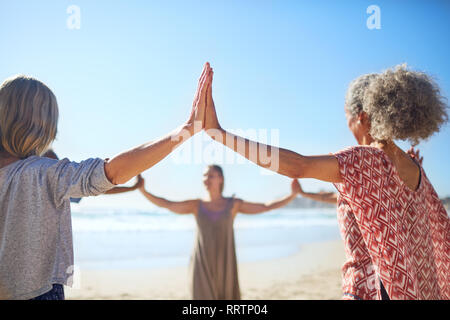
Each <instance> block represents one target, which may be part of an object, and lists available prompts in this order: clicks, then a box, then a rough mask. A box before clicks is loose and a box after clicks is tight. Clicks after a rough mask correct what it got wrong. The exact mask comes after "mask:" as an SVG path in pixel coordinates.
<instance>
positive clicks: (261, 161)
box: [205, 70, 341, 183]
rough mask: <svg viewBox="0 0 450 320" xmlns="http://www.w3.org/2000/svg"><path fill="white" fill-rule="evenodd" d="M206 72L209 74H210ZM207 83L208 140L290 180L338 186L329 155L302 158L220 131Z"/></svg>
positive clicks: (335, 165)
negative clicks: (309, 179) (321, 182)
mask: <svg viewBox="0 0 450 320" xmlns="http://www.w3.org/2000/svg"><path fill="white" fill-rule="evenodd" d="M210 72H211V74H212V73H213V72H212V70H211V71H210ZM209 81H210V84H209V85H208V92H207V107H206V116H205V131H206V132H207V134H208V135H209V136H210V137H211V138H212V139H214V140H215V141H217V142H220V143H222V144H223V145H225V146H226V147H228V148H230V149H232V150H233V151H235V152H237V153H239V154H240V155H242V156H244V157H245V158H247V159H248V160H250V161H252V162H254V163H256V164H257V165H258V166H261V167H263V168H266V169H269V170H272V171H275V172H277V173H279V174H282V175H285V176H288V177H290V178H315V179H319V180H322V181H327V182H334V183H337V182H341V175H340V172H339V165H338V161H337V159H336V158H335V157H334V156H332V155H319V156H303V155H301V154H298V153H296V152H293V151H290V150H287V149H283V148H278V147H273V146H268V145H266V144H263V143H259V142H254V141H251V140H249V139H246V138H243V137H240V136H237V135H235V134H232V133H230V132H227V131H226V130H225V129H223V128H222V127H221V126H220V124H219V121H218V119H217V114H216V109H215V105H214V101H213V98H212V76H211V77H210V79H209Z"/></svg>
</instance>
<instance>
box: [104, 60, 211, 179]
mask: <svg viewBox="0 0 450 320" xmlns="http://www.w3.org/2000/svg"><path fill="white" fill-rule="evenodd" d="M209 69H210V67H209V63H206V64H205V66H204V68H203V73H202V75H201V76H200V79H199V85H198V89H197V94H196V96H195V98H194V103H193V107H192V112H191V115H190V117H189V119H188V121H187V122H186V123H185V124H183V125H182V126H180V127H178V128H177V129H175V130H173V131H172V132H171V133H169V134H168V135H166V136H164V137H162V138H160V139H158V140H156V141H151V142H147V143H145V144H142V145H140V146H137V147H135V148H133V149H130V150H128V151H125V152H122V153H120V154H118V155H116V156H114V157H113V158H112V159H111V160H109V161H107V162H106V163H105V174H106V176H107V178H108V179H109V180H110V181H111V182H112V183H114V184H122V183H125V182H127V181H128V180H130V179H131V178H132V177H134V176H136V175H138V174H139V173H141V172H143V171H145V170H147V169H149V168H151V167H153V166H154V165H155V164H157V163H158V162H159V161H161V160H162V159H164V158H165V157H166V156H167V155H168V154H169V153H171V152H172V151H174V150H175V149H176V148H177V147H178V146H180V145H181V144H182V143H183V142H185V141H186V140H188V139H189V138H190V137H191V136H192V135H194V134H195V133H197V132H199V131H201V129H202V128H203V121H204V114H205V107H206V87H207V83H208V78H209V76H210V73H209ZM107 160H108V159H107Z"/></svg>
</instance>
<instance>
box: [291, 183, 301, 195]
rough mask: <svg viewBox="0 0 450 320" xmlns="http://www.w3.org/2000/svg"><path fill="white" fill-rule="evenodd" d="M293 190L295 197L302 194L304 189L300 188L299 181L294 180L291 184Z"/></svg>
mask: <svg viewBox="0 0 450 320" xmlns="http://www.w3.org/2000/svg"><path fill="white" fill-rule="evenodd" d="M291 190H292V194H293V195H297V194H300V193H302V191H303V190H302V187H301V186H300V183H299V182H298V180H297V179H293V180H292V183H291Z"/></svg>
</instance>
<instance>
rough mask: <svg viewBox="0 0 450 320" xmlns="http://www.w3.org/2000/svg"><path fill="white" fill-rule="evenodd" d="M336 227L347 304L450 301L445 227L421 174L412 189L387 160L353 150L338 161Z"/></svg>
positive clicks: (449, 228) (449, 229)
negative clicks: (352, 301) (383, 298)
mask: <svg viewBox="0 0 450 320" xmlns="http://www.w3.org/2000/svg"><path fill="white" fill-rule="evenodd" d="M335 156H336V158H337V159H338V162H339V168H340V173H341V176H342V182H341V183H336V184H335V186H336V188H337V189H338V191H339V195H338V221H339V227H340V230H341V235H342V238H343V239H344V242H345V250H346V256H347V262H346V263H345V264H344V266H343V267H342V272H343V286H342V287H343V288H342V289H343V292H344V297H343V298H344V299H358V298H360V299H380V298H381V290H380V280H381V281H382V283H383V285H384V287H385V288H386V291H387V293H388V295H389V298H390V299H450V222H449V217H448V215H447V212H446V211H445V208H444V206H443V204H442V202H441V201H440V199H439V197H438V195H437V193H436V191H435V190H434V188H433V186H432V185H431V183H430V181H429V180H428V178H427V176H426V175H425V172H424V170H423V168H422V167H420V174H421V178H420V182H419V186H418V188H417V190H416V191H412V190H411V189H409V188H408V187H407V186H406V185H405V183H404V182H403V181H402V180H401V178H400V177H399V175H398V172H397V169H396V168H395V166H394V165H393V163H392V162H391V161H390V159H389V158H388V156H387V155H386V153H385V152H384V151H382V150H380V149H377V148H374V147H368V146H356V147H350V148H347V149H344V150H342V151H340V152H338V153H336V154H335Z"/></svg>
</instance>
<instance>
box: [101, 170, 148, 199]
mask: <svg viewBox="0 0 450 320" xmlns="http://www.w3.org/2000/svg"><path fill="white" fill-rule="evenodd" d="M143 183H144V179H143V178H142V176H141V175H140V174H139V175H138V176H137V181H136V183H135V184H134V186H132V187H115V188H112V189H110V190H108V191H106V192H105V193H104V194H118V193H125V192H130V191H134V190H137V189H139V187H140V186H141V185H143Z"/></svg>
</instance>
